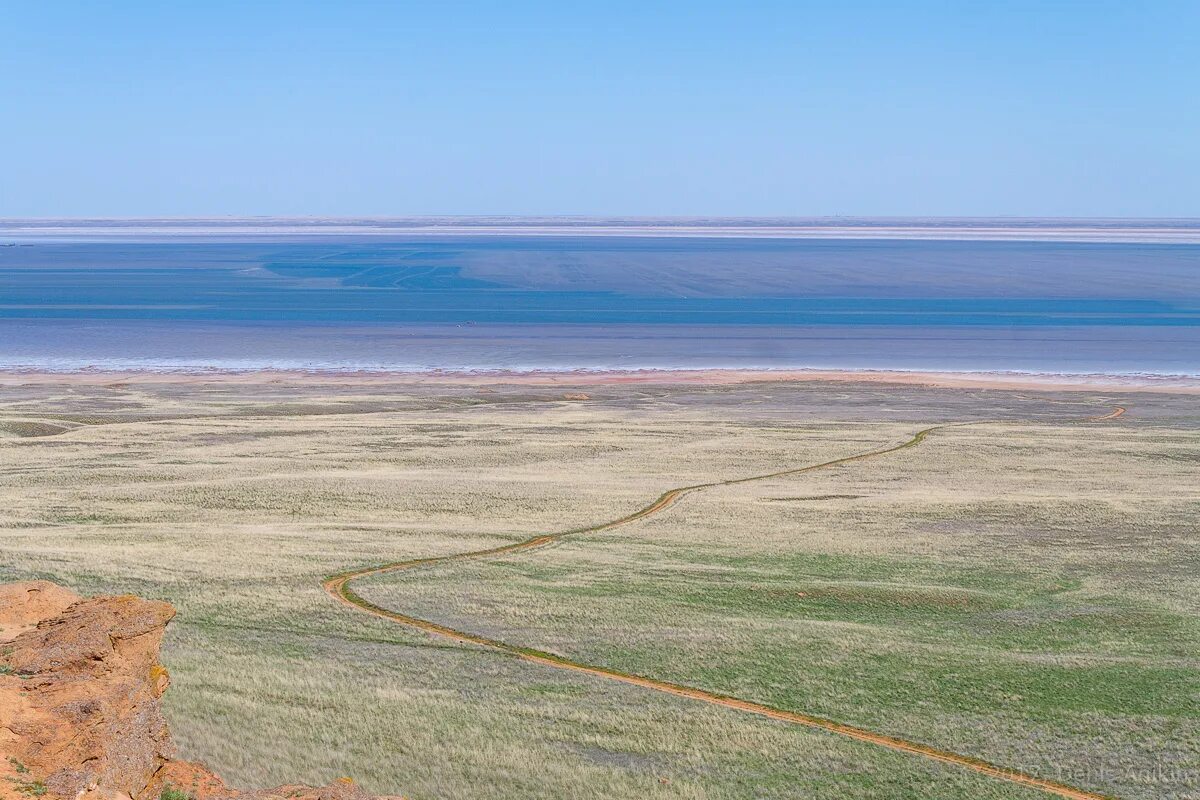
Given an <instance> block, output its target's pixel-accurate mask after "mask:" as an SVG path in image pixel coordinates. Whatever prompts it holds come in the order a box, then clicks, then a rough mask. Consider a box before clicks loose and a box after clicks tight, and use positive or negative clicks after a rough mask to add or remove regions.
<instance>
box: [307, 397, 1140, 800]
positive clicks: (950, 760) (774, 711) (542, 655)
mask: <svg viewBox="0 0 1200 800" xmlns="http://www.w3.org/2000/svg"><path fill="white" fill-rule="evenodd" d="M1126 410H1127V409H1125V408H1124V407H1122V406H1117V407H1115V408H1114V409H1113V410H1112V411H1110V412H1109V413H1107V414H1103V415H1099V416H1093V417H1085V418H1082V419H1076V420H1072V421H1073V422H1103V421H1106V420H1112V419H1116V418H1117V417H1120V416H1121V415H1122V414H1124V413H1125V412H1126ZM996 422H998V420H984V421H978V422H956V423H947V424H944V425H935V426H933V427H930V428H925V429H923V430H920V431H917V432H916V433H915V434H913V436H912V438H910V439H908V440H906V441H904V442H901V443H900V444H897V445H894V446H892V447H886V448H881V449H877V450H869V451H867V452H864V453H858V454H856V455H852V456H846V457H845V458H837V459H834V460H832V461H825V462H822V463H820V464H810V465H808V466H805V467H797V468H795V469H785V470H780V471H778V472H770V473H766V474H763V475H751V476H749V477H745V478H733V479H731V480H726V481H713V482H710V483H697V484H693V485H691V486H681V487H679V488H676V489H669V490H668V491H666V492H663V493H662V494H661V495H659V496H658V498H657V499H656V500H654V502H652V503H650V504H649V505H647V506H644V507H642V508H640V509H638V510H637V511H634V512H633V513H631V514H627V515H625V516H624V517H620V518H619V519H614V520H610V521H608V522H602V523H599V524H597V525H591V526H588V527H583V528H572V529H570V530H565V531H559V532H557V533H547V534H542V535H540V536H535V537H533V538H531V539H525V540H523V541H519V542H513V543H511V544H506V545H501V546H500V547H492V548H488V549H486V550H474V551H470V552H466V553H455V554H452V555H446V556H434V557H431V558H415V559H411V560H408V561H395V562H392V563H388V564H380V565H378V566H373V567H364V568H363V569H358V570H352V571H349V572H342V573H339V574H337V575H331V576H330V577H328V578H326V579H325V580H324V581H323V582H322V586H323V587H324V589H325V591H326V592H328V593H329V595H330V596H331V597H333V598H334V599H335V600H337V601H338V602H340V603H344V604H346V605H348V606H351V607H352V608H355V609H357V610H359V611H365V612H366V613H368V614H373V615H375V616H377V617H382V618H384V619H388V620H392V621H393V622H399V623H401V624H403V625H407V626H409V627H411V628H416V629H418V630H421V631H425V632H426V633H431V634H435V635H437V636H442V637H445V638H447V639H452V640H454V641H457V642H462V643H465V644H474V645H481V646H483V647H489V648H492V649H494V650H499V651H501V652H504V653H508V654H510V655H513V656H516V657H517V658H520V659H523V660H525V661H529V662H532V663H535V664H542V665H544V666H549V667H555V668H557V669H566V670H571V671H573V672H582V673H586V674H588V675H595V676H597V677H601V678H607V679H609V680H614V681H619V682H621V683H627V684H631V685H633V686H640V687H642V688H645V689H653V690H654V691H658V692H665V693H667V694H672V695H676V696H678V697H687V698H689V699H692V700H698V701H700V702H703V703H708V704H709V705H715V706H722V707H724V708H732V709H736V710H738V711H745V712H748V713H751V714H757V715H759V716H762V717H769V718H771V719H777V720H782V721H784V722H791V723H795V724H797V725H804V726H806V727H810V728H818V729H820V730H824V731H829V732H831V733H836V734H839V735H841V736H846V737H848V738H851V739H857V740H858V741H862V742H870V743H871V744H876V745H879V746H881V747H886V748H888V749H890V750H898V751H900V752H904V753H911V754H913V755H917V756H921V757H923V758H928V759H931V760H933V761H940V762H942V763H946V764H953V765H955V766H959V767H963V768H965V769H969V770H972V771H973V772H976V773H980V774H982V775H987V776H988V777H992V778H997V779H999V780H1003V781H1007V782H1009V783H1014V784H1019V785H1021V786H1026V787H1030V788H1033V789H1039V790H1041V791H1043V792H1046V793H1048V794H1051V795H1055V796H1057V797H1063V798H1067V799H1068V800H1107V798H1106V797H1105V796H1104V795H1100V794H1096V793H1094V792H1088V791H1085V790H1083V789H1076V788H1074V787H1072V786H1067V785H1066V784H1061V783H1057V782H1055V781H1049V780H1045V779H1042V778H1038V777H1035V776H1033V775H1028V774H1026V773H1023V772H1019V771H1016V770H1012V769H1008V768H1006V767H1001V766H997V765H995V764H990V763H988V762H986V761H982V760H980V759H976V758H972V757H970V756H964V755H959V754H958V753H951V752H949V751H946V750H939V749H937V748H935V747H930V746H928V745H924V744H919V743H917V742H910V741H908V740H906V739H900V738H897V737H894V736H888V735H886V734H882V733H875V732H873V731H869V730H866V729H864V728H858V727H855V726H853V725H846V724H843V723H840V722H834V721H833V720H828V719H824V718H822V717H815V716H811V715H809V714H801V713H797V712H794V711H785V710H783V709H779V708H773V707H772V706H767V705H763V704H761V703H754V702H751V701H749V700H739V699H738V698H736V697H729V696H726V695H722V694H718V693H716V692H709V691H705V690H704V689H696V688H693V687H690V686H682V685H680V684H675V683H670V682H668V681H661V680H657V679H654V678H646V677H643V676H641V675H634V674H632V673H628V672H621V671H620V670H614V669H608V668H606V667H599V666H595V665H592V664H585V663H583V662H580V661H574V660H572V659H569V658H564V657H562V656H557V655H554V654H552V653H547V652H544V651H542V650H535V649H533V648H529V647H520V646H518V645H513V644H509V643H507V642H502V641H500V640H498V639H489V638H487V637H485V636H479V635H477V634H473V633H469V632H467V631H461V630H457V629H455V628H450V627H447V626H445V625H439V624H438V623H436V622H432V621H430V620H426V619H420V618H419V617H412V616H409V615H408V614H402V613H400V612H398V611H392V610H391V609H387V608H384V607H382V606H378V605H375V604H374V603H372V602H370V601H369V600H366V599H365V598H363V597H361V596H360V595H358V594H357V593H356V592H355V591H354V590H353V589H352V588H350V582H351V581H353V580H355V579H356V578H364V577H367V576H370V575H382V574H385V573H388V572H399V571H401V570H410V569H415V568H417V567H423V566H428V565H431V564H439V563H442V562H447V561H465V560H470V559H476V558H486V557H488V556H496V555H501V554H504V553H515V552H518V551H524V550H534V549H537V548H540V547H545V546H547V545H550V544H553V543H554V542H557V541H559V540H560V539H563V538H565V537H568V536H576V535H579V534H584V533H598V532H600V531H606V530H610V529H612V528H616V527H619V526H622V525H627V524H629V523H631V522H636V521H637V520H640V519H645V518H646V517H649V516H652V515H654V514H658V513H659V512H661V511H664V510H666V509H668V508H670V507H671V506H672V505H674V504H675V503H677V502H678V501H679V500H680V499H681V498H683V497H684V496H685V495H688V494H691V493H692V492H698V491H701V490H703V489H711V488H715V487H718V486H733V485H736V484H739V483H750V482H751V481H761V480H767V479H769V478H779V477H785V476H788V475H799V474H802V473H805V472H812V471H814V470H819V469H828V468H829V467H836V466H840V465H842V464H850V463H853V462H855V461H863V460H865V459H869V458H878V457H880V456H885V455H888V454H889V453H895V452H898V451H900V450H906V449H908V448H910V447H916V446H917V445H919V444H921V442H923V441H925V439H926V438H927V437H929V436H930V435H931V434H934V433H937V432H939V431H944V430H948V429H950V428H957V427H965V426H968V425H985V424H995V423H996Z"/></svg>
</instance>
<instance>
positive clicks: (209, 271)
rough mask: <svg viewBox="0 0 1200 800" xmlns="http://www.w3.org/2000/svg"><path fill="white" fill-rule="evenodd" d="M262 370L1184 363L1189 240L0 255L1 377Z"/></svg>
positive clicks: (1193, 317)
mask: <svg viewBox="0 0 1200 800" xmlns="http://www.w3.org/2000/svg"><path fill="white" fill-rule="evenodd" d="M0 244H3V242H0ZM272 366H275V367H289V368H315V369H405V370H409V369H574V368H583V369H607V368H640V367H658V368H670V367H778V368H784V367H820V368H837V367H844V368H894V369H895V368H899V369H956V370H1020V371H1034V372H1121V373H1167V374H1200V246H1195V245H1145V244H1096V243H1090V244H1071V243H1044V242H1041V243H1036V242H950V241H942V242H937V241H932V242H931V241H924V242H923V241H853V240H849V241H828V240H819V241H814V240H781V239H679V238H673V239H668V238H663V239H656V238H604V237H543V238H538V237H510V236H472V237H459V238H438V239H432V238H426V239H421V238H412V239H409V240H401V239H395V240H387V241H380V240H378V239H374V238H358V239H355V238H333V237H320V238H315V239H314V238H310V239H293V240H284V239H277V240H274V241H266V240H263V241H212V240H205V239H202V238H194V239H191V240H187V241H158V242H154V241H145V242H136V241H135V242H93V243H88V242H54V241H33V242H13V243H11V245H10V246H4V247H0V368H3V367H8V368H13V367H17V368H38V367H42V368H57V369H78V368H86V367H98V368H184V369H187V368H261V367H272Z"/></svg>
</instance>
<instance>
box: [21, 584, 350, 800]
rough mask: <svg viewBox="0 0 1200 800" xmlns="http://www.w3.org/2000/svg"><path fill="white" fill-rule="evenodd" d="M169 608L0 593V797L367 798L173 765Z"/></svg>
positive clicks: (343, 783) (339, 788)
mask: <svg viewBox="0 0 1200 800" xmlns="http://www.w3.org/2000/svg"><path fill="white" fill-rule="evenodd" d="M174 616H175V609H174V608H172V607H171V606H170V605H169V604H167V603H162V602H154V601H150V600H142V599H141V598H138V597H133V596H131V595H125V596H121V597H93V598H90V599H84V598H81V597H79V596H78V595H76V594H75V593H73V592H71V591H69V590H67V589H64V588H62V587H61V586H57V585H56V584H53V583H50V582H48V581H27V582H23V583H12V584H6V585H2V586H0V800H39V799H40V800H187V798H192V800H226V798H228V799H229V800H369V796H368V795H367V794H366V793H364V792H363V791H362V790H361V789H359V788H358V787H356V786H355V785H354V783H353V782H352V781H350V780H349V779H341V780H339V781H337V782H335V783H333V784H331V785H329V786H325V787H310V786H301V785H295V786H280V787H277V788H275V789H269V790H265V791H264V790H256V791H239V790H237V789H234V788H232V787H229V786H226V785H225V783H224V781H222V780H221V779H220V778H219V777H218V776H217V775H215V774H213V773H212V772H211V771H210V770H209V769H208V768H207V767H205V766H204V765H202V764H197V763H192V762H187V761H181V760H179V759H177V758H176V751H175V745H174V743H173V742H172V741H171V733H170V731H169V730H168V728H167V723H166V720H165V719H164V718H163V715H162V709H161V704H160V700H159V699H160V698H161V697H162V694H163V692H164V691H166V689H167V687H168V685H169V684H170V678H169V676H168V675H167V670H166V669H165V668H164V667H163V666H162V665H161V664H160V663H158V651H159V645H160V643H161V642H162V636H163V631H164V630H165V629H166V626H167V623H168V622H170V621H171V618H172V617H174Z"/></svg>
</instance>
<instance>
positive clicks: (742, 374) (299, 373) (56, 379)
mask: <svg viewBox="0 0 1200 800" xmlns="http://www.w3.org/2000/svg"><path fill="white" fill-rule="evenodd" d="M752 382H837V383H878V384H894V385H903V386H928V387H937V388H964V389H1023V390H1034V391H1098V390H1110V391H1111V390H1117V391H1125V392H1168V393H1175V394H1200V377H1189V376H1182V375H1180V376H1167V375H1163V376H1156V375H1102V374H1096V375H1066V374H1038V373H1012V372H935V371H929V372H905V371H899V370H896V371H889V370H823V369H797V370H782V369H781V370H767V369H678V370H664V369H645V370H630V371H615V370H614V371H589V370H578V371H528V372H510V371H503V370H497V371H458V372H456V371H450V370H447V371H429V372H371V371H346V372H332V371H305V370H245V371H234V370H211V371H183V370H181V371H170V372H168V371H153V370H141V371H138V370H129V371H124V370H122V371H115V370H107V371H106V370H79V371H63V372H51V371H40V370H33V369H31V370H0V386H21V385H24V386H28V385H39V384H64V383H66V384H77V385H96V386H103V385H107V384H113V383H121V384H134V383H139V384H202V383H227V384H241V385H254V384H265V383H273V384H279V383H296V384H324V385H375V384H378V385H384V384H434V385H437V384H443V385H488V384H515V385H524V386H555V385H562V386H603V385H625V384H650V383H658V384H697V385H721V384H739V383H752Z"/></svg>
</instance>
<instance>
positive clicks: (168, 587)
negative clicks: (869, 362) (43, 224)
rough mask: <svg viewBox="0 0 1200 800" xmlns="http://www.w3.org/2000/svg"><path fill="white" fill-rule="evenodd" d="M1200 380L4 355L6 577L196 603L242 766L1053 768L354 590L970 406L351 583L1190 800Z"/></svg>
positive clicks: (941, 791)
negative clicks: (504, 373) (111, 366)
mask: <svg viewBox="0 0 1200 800" xmlns="http://www.w3.org/2000/svg"><path fill="white" fill-rule="evenodd" d="M760 377H761V376H760ZM1197 401H1198V398H1197V396H1196V395H1195V394H1184V393H1173V392H1172V391H1167V390H1164V391H1156V392H1141V391H1137V388H1136V387H1108V388H1092V389H1089V388H1087V387H1074V388H1073V390H1067V389H1065V388H1063V387H1056V388H1054V389H1050V388H1047V387H1040V388H1039V387H1036V386H1030V387H1025V388H1021V387H1018V386H1014V385H1010V384H1002V385H988V384H986V383H981V384H979V385H970V384H964V385H959V386H954V387H929V386H921V385H914V384H912V383H909V384H899V383H886V382H869V381H855V380H842V381H811V380H809V381H785V380H766V379H755V380H751V381H748V382H721V381H694V382H690V383H689V382H672V381H671V380H670V379H669V378H666V377H663V378H652V379H639V380H637V381H633V382H627V383H622V382H613V381H607V382H599V383H597V382H588V381H586V380H585V379H583V378H563V379H560V380H559V381H558V382H554V381H535V382H525V383H521V382H517V381H510V380H506V379H504V378H503V377H492V378H483V377H475V378H471V379H462V378H457V379H446V380H437V379H424V380H418V379H415V378H401V377H392V378H380V379H375V380H361V381H356V380H335V379H332V378H322V377H319V376H318V377H312V376H309V377H306V378H304V379H298V378H291V377H288V376H270V375H266V376H256V377H253V378H251V379H246V378H237V379H222V378H219V377H209V378H202V379H198V378H194V377H191V378H185V377H183V376H167V377H163V376H158V377H156V378H154V379H152V380H143V379H139V378H138V377H137V376H117V375H113V376H95V375H92V376H87V377H86V378H85V379H78V378H73V377H70V376H54V375H26V376H14V375H9V376H6V377H5V379H4V381H3V382H0V508H2V509H3V511H0V580H17V579H27V578H35V577H41V578H49V579H52V580H54V581H56V582H59V583H62V584H64V585H68V586H71V587H72V588H73V589H75V590H76V591H79V592H81V593H84V594H93V593H135V594H139V595H142V596H144V597H150V598H156V599H165V600H169V601H170V602H172V603H174V604H175V605H176V606H178V608H179V612H180V613H179V616H178V617H177V619H176V621H175V622H174V623H173V625H172V628H171V629H170V631H169V635H168V639H167V642H166V644H165V647H164V652H163V660H164V662H165V663H166V664H167V666H168V667H169V668H170V670H171V674H172V676H173V682H174V688H173V689H172V691H171V693H170V694H169V695H168V696H167V699H168V704H169V715H170V718H171V719H170V722H171V727H172V730H173V731H174V733H175V736H176V738H177V740H178V741H179V742H180V744H181V746H182V748H183V749H184V753H183V755H184V756H186V757H189V758H194V759H200V760H204V761H207V762H209V763H210V764H211V765H212V766H213V767H214V768H216V769H217V770H219V771H220V772H221V773H223V774H224V775H225V776H226V777H227V778H229V779H231V780H234V781H236V782H240V783H243V784H246V785H259V786H267V785H272V784H276V783H280V782H283V781H285V780H305V781H309V782H312V783H324V782H328V781H329V780H331V779H332V778H334V777H337V776H339V775H351V776H353V777H354V778H355V779H356V780H358V781H359V782H361V783H362V784H363V785H365V786H366V787H368V788H369V789H370V790H372V791H377V792H383V793H390V794H399V795H404V796H407V797H410V798H447V797H454V798H489V799H491V798H508V797H511V798H561V797H577V798H589V797H595V798H601V797H603V798H613V797H652V798H795V797H805V798H1026V797H1028V798H1034V797H1045V796H1047V795H1046V794H1045V793H1043V792H1041V791H1039V790H1035V789H1031V788H1026V787H1022V786H1019V785H1016V784H1013V783H1011V782H1006V781H1003V780H997V779H995V778H991V777H987V776H985V775H981V774H978V773H975V772H972V771H971V770H968V769H964V768H962V767H961V766H956V765H953V764H943V763H939V762H937V761H934V760H930V759H927V758H924V757H922V756H920V755H914V754H909V753H902V752H897V751H895V750H892V749H888V748H885V747H880V746H877V745H873V744H870V743H865V742H861V741H856V740H853V739H850V738H846V737H844V736H840V735H837V734H834V733H829V732H825V731H821V730H814V729H811V728H807V727H803V726H797V725H793V724H789V723H786V722H780V721H775V720H770V719H764V718H762V717H759V716H755V715H752V714H747V713H744V712H740V711H737V710H733V709H728V708H722V707H716V706H713V705H709V704H705V703H703V702H698V701H696V700H692V699H688V698H681V697H676V696H672V695H670V694H666V693H663V692H656V691H653V690H650V689H644V688H639V687H635V686H629V685H625V684H621V683H618V682H613V681H610V680H607V679H605V678H603V677H597V676H592V675H586V674H578V673H574V672H571V671H567V670H562V669H556V668H553V667H551V666H539V665H535V664H530V663H528V662H526V661H522V660H520V659H519V658H516V657H514V656H512V655H511V654H505V653H502V652H497V651H495V650H493V649H489V648H486V647H479V646H474V645H464V644H459V643H455V642H453V641H450V640H447V639H445V638H444V637H436V636H430V635H429V634H427V633H423V632H421V631H418V630H414V629H412V628H410V627H406V626H403V625H399V624H396V623H394V622H391V621H388V620H386V619H381V618H378V617H374V616H372V615H370V614H365V613H362V612H361V611H358V610H356V609H353V608H348V607H347V606H345V605H342V604H338V603H337V602H335V601H334V599H333V598H331V597H330V596H329V595H328V594H327V593H326V592H325V591H324V590H323V589H322V580H323V579H324V578H325V577H327V576H329V575H331V574H335V573H338V572H342V571H346V570H354V569H358V568H363V567H367V566H370V565H375V564H382V563H387V562H393V561H401V560H404V559H411V558H418V557H427V556H441V555H451V554H456V553H462V552H468V551H474V550H481V549H487V548H493V547H499V546H503V545H505V544H510V543H513V542H518V541H522V540H525V539H528V538H530V537H532V536H535V535H537V534H539V533H552V532H558V531H564V530H570V529H580V528H587V527H590V526H594V525H598V524H600V523H603V522H604V521H606V520H611V519H616V518H620V517H622V516H625V515H627V514H630V513H631V512H634V511H636V510H637V509H639V508H642V507H644V506H646V505H647V504H649V503H651V502H652V501H653V500H654V499H655V498H656V497H658V496H659V495H661V494H662V493H663V492H665V491H667V490H669V489H672V488H675V487H681V486H689V485H695V484H701V483H709V482H719V481H725V480H729V479H736V478H743V477H749V476H755V475H765V474H769V473H775V472H779V471H784V470H790V469H795V468H800V467H804V466H806V465H812V464H820V463H824V462H828V461H832V460H835V459H840V458H843V457H846V456H850V455H854V454H857V453H863V452H869V451H874V450H880V449H886V448H889V447H892V446H894V445H897V444H900V443H903V442H905V441H907V440H910V439H911V438H912V437H913V436H914V434H916V433H917V432H918V431H920V430H923V429H926V428H929V427H932V426H939V425H942V424H945V423H972V424H969V425H961V426H955V427H948V428H940V429H938V430H937V431H934V432H933V433H931V434H930V435H929V436H928V437H926V438H925V439H924V440H923V441H921V442H920V443H919V445H918V446H913V447H908V448H905V449H902V450H896V451H895V452H890V453H887V454H885V455H880V456H878V457H874V458H869V459H863V460H858V461H853V462H847V463H842V464H837V465H833V466H830V467H828V468H823V469H819V470H814V471H810V472H803V473H797V474H791V475H780V476H778V477H773V478H767V479H764V480H759V481H753V482H745V483H736V484H729V485H722V486H713V487H709V488H706V489H704V490H702V491H697V492H693V493H691V494H688V495H687V496H686V497H684V498H682V499H680V500H679V501H678V502H677V503H675V504H674V505H672V506H671V507H670V508H667V509H665V510H663V511H662V512H661V513H658V514H655V515H653V516H650V517H646V518H644V519H640V520H636V521H634V522H631V523H629V524H627V525H623V526H621V527H617V528H614V529H611V530H604V531H598V532H584V533H580V534H578V535H573V536H567V537H564V538H562V539H560V540H558V541H556V542H554V543H552V544H551V545H549V546H546V547H543V548H541V549H537V550H530V551H524V552H513V553H507V554H502V555H499V556H496V557H492V558H484V559H476V560H466V561H449V562H443V563H440V564H434V565H430V566H428V567H425V568H421V569H414V570H407V571H402V572H394V573H390V574H383V575H377V576H372V577H366V578H363V579H360V580H359V581H358V582H356V584H355V591H356V592H358V594H360V595H361V596H362V597H364V598H365V599H366V600H368V601H369V602H370V603H373V604H376V605H378V606H381V607H386V608H389V609H395V610H397V611H399V612H402V613H404V614H408V615H412V616H414V617H419V618H422V619H425V620H430V621H432V622H434V623H437V624H439V625H443V626H448V627H452V628H455V629H458V630H463V631H469V632H472V633H474V634H477V635H480V636H484V637H488V638H492V639H497V640H501V641H503V642H506V643H510V644H513V645H518V646H522V647H529V648H534V649H536V650H538V651H543V652H547V653H551V654H555V655H559V656H562V657H564V658H567V659H571V660H574V661H579V662H585V663H587V664H592V665H596V666H599V667H603V668H607V669H612V670H619V671H623V672H627V673H632V674H636V675H641V676H646V677H649V678H654V679H659V680H665V681H670V682H674V683H677V684H682V685H686V686H691V687H696V688H700V689H704V690H707V691H709V692H714V693H717V694H720V695H726V696H731V697H735V698H740V699H743V700H747V701H752V702H755V703H761V704H764V705H768V706H771V707H773V708H778V709H782V710H787V711H795V712H801V713H805V714H811V715H814V716H816V717H820V718H824V719H828V720H833V721H836V722H840V723H846V724H850V725H854V726H857V727H859V728H862V729H866V730H870V731H874V732H878V733H881V734H885V735H888V736H894V737H899V738H902V739H904V740H908V741H913V742H919V743H921V744H923V745H928V746H931V747H934V748H938V749H940V750H944V751H949V752H953V753H957V754H961V755H964V756H968V757H972V758H977V759H981V760H983V761H986V762H989V763H991V764H996V765H1000V766H1003V767H1005V768H1010V769H1013V770H1019V771H1021V772H1023V773H1028V774H1032V775H1036V776H1039V777H1042V778H1046V779H1049V780H1053V781H1057V782H1061V783H1063V784H1067V785H1070V786H1075V787H1079V788H1081V789H1084V790H1087V791H1090V792H1095V793H1101V794H1105V795H1111V796H1116V797H1126V798H1145V799H1146V800H1149V799H1150V798H1176V799H1177V800H1181V799H1182V798H1187V797H1196V796H1198V795H1200V672H1198V671H1197V669H1198V667H1200V656H1198V655H1197V654H1198V653H1200V601H1198V600H1197V597H1198V596H1200V592H1198V589H1200V531H1198V530H1197V523H1196V520H1197V518H1198V512H1200V480H1198V477H1200V413H1198V412H1197ZM1118 407H1120V408H1125V409H1127V411H1126V412H1124V413H1122V414H1120V415H1114V409H1116V408H1118ZM1099 417H1104V419H1094V418H1099Z"/></svg>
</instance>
